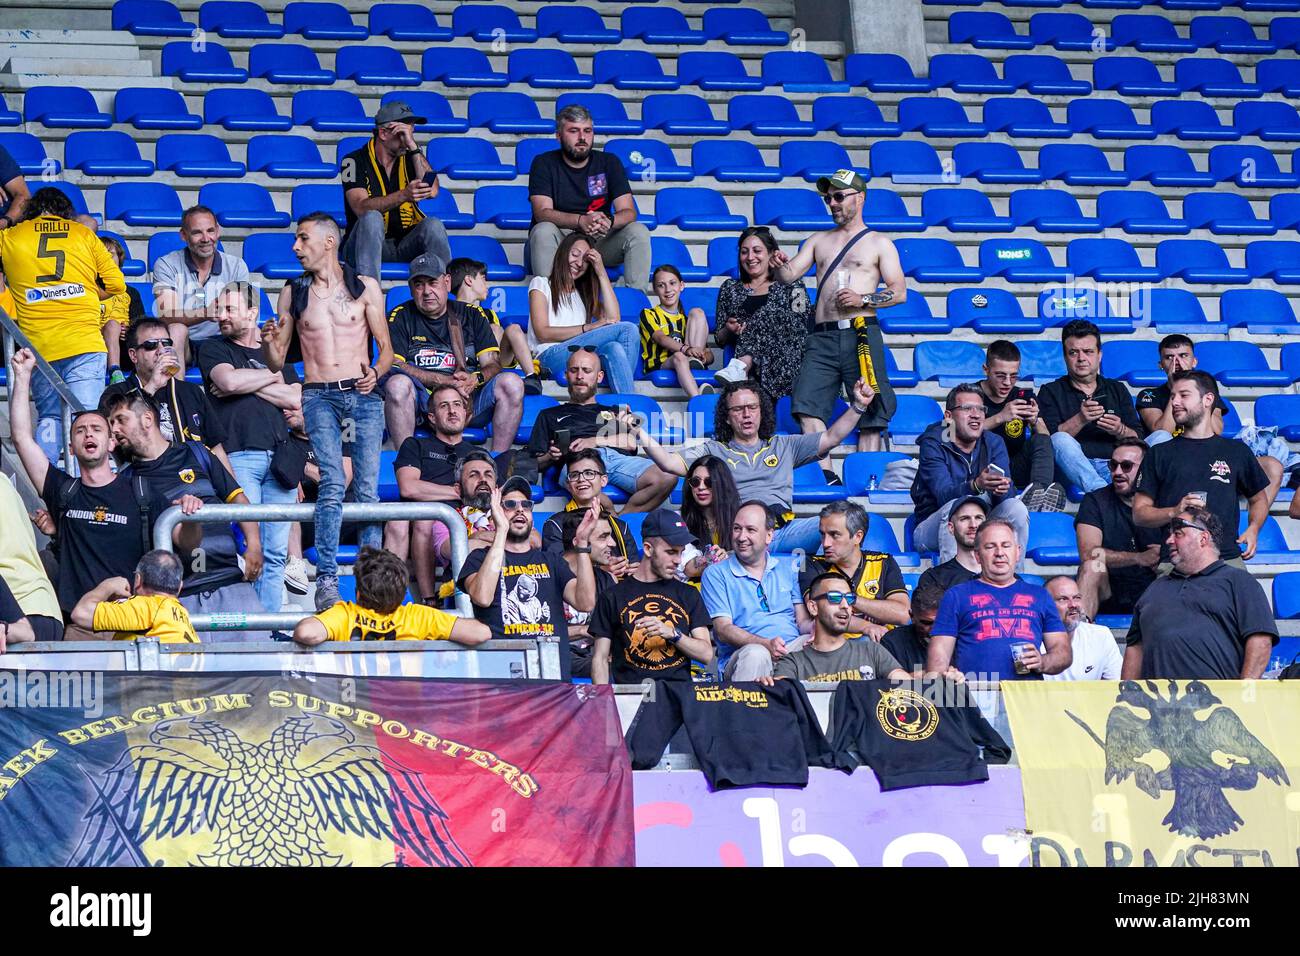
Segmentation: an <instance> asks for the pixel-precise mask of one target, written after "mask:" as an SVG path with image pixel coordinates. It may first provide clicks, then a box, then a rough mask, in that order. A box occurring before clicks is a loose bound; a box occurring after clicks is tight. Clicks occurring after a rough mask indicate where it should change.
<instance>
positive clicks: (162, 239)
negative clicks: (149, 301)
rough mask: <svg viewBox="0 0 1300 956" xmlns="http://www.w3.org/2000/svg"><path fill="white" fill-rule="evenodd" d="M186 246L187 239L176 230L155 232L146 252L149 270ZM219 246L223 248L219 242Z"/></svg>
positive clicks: (150, 238)
mask: <svg viewBox="0 0 1300 956" xmlns="http://www.w3.org/2000/svg"><path fill="white" fill-rule="evenodd" d="M184 248H185V240H184V239H182V238H181V237H180V235H179V233H176V232H171V231H168V232H155V233H154V234H153V235H152V236H150V237H149V245H148V251H147V252H146V253H145V255H146V256H147V261H148V263H149V270H150V271H153V267H154V263H156V262H157V261H158V260H159V259H161V258H162V257H163V256H165V255H167V254H168V253H170V252H175V251H176V250H177V249H184ZM217 248H221V246H220V243H218V245H217Z"/></svg>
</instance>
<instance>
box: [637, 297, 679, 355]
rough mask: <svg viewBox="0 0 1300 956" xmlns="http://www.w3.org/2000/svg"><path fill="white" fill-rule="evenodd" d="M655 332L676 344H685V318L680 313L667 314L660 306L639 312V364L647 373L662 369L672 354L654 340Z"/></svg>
mask: <svg viewBox="0 0 1300 956" xmlns="http://www.w3.org/2000/svg"><path fill="white" fill-rule="evenodd" d="M656 332H662V333H663V334H664V335H666V336H668V337H669V338H670V339H676V340H677V341H678V342H685V341H686V316H685V315H684V314H683V313H681V312H669V311H667V310H665V309H664V307H663V306H662V305H656V306H655V307H654V308H652V309H642V310H641V362H642V364H643V365H644V366H645V370H646V371H647V372H654V371H657V370H659V369H661V368H663V365H664V362H667V361H668V356H669V355H671V354H672V353H671V352H669V351H668V350H667V349H666V348H664V347H663V346H662V345H660V344H659V343H658V342H656V341H655V340H654V334H655V333H656Z"/></svg>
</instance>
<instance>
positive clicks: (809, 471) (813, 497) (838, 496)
mask: <svg viewBox="0 0 1300 956" xmlns="http://www.w3.org/2000/svg"><path fill="white" fill-rule="evenodd" d="M793 490H794V500H795V501H796V502H799V503H800V504H825V503H826V502H828V501H843V500H844V499H845V498H847V497H848V496H849V492H848V489H847V488H845V487H844V486H843V485H828V484H827V483H826V475H825V474H824V473H823V472H822V469H821V464H820V463H818V462H815V461H810V462H808V463H807V464H803V465H800V466H799V467H797V468H795V470H794V489H793Z"/></svg>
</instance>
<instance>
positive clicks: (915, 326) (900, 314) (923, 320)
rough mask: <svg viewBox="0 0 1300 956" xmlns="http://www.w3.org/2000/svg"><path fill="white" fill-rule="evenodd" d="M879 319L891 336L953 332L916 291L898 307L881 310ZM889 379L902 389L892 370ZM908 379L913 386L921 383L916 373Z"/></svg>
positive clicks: (947, 322)
mask: <svg viewBox="0 0 1300 956" xmlns="http://www.w3.org/2000/svg"><path fill="white" fill-rule="evenodd" d="M879 319H880V328H881V331H883V332H885V333H887V334H889V335H947V334H948V333H949V332H951V331H952V323H951V322H949V321H948V320H947V319H946V318H939V317H938V316H936V315H933V314H932V313H931V312H930V303H929V302H927V301H926V299H925V296H923V295H921V293H919V292H917V291H916V290H915V289H908V290H907V298H906V299H904V300H903V301H902V302H900V303H898V304H897V305H891V306H890V307H889V308H888V309H881V310H880V315H879ZM889 378H890V381H892V382H894V384H895V386H896V387H902V383H901V382H900V381H898V380H896V379H895V378H894V373H893V371H892V370H891V371H890V373H889ZM908 378H909V379H910V380H911V382H912V383H913V385H915V384H916V383H917V382H918V381H919V378H918V377H917V375H916V373H915V372H911V373H909V374H908ZM909 387H910V386H909Z"/></svg>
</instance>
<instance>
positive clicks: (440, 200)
mask: <svg viewBox="0 0 1300 956" xmlns="http://www.w3.org/2000/svg"><path fill="white" fill-rule="evenodd" d="M300 188H301V187H300ZM418 205H419V207H420V211H421V212H422V213H424V214H425V215H426V216H432V217H433V218H435V219H437V220H438V221H439V222H441V223H442V224H443V225H444V226H446V227H447V228H448V229H473V228H474V216H473V214H471V213H468V212H461V211H460V207H459V206H457V205H456V194H455V193H453V192H452V191H451V190H450V189H439V190H438V194H437V195H436V196H434V197H433V198H432V199H424V200H421V201H420V203H419V204H418Z"/></svg>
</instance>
